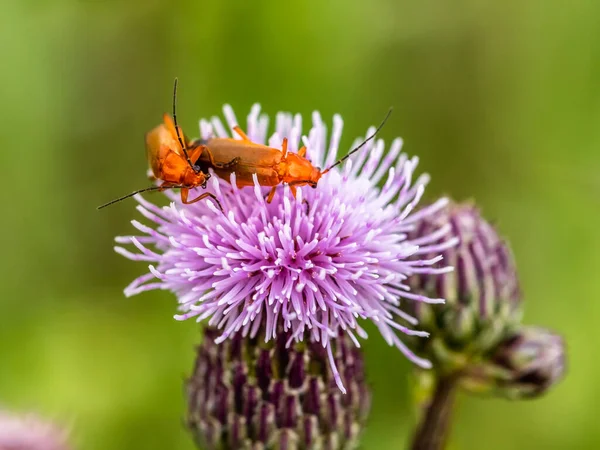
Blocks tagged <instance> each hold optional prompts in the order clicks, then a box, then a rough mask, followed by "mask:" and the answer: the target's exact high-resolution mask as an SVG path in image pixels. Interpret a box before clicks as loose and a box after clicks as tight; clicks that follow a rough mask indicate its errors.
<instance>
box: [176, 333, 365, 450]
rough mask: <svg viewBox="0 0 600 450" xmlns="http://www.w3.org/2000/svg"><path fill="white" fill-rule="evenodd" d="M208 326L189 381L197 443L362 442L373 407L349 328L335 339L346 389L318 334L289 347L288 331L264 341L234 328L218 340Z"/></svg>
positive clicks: (292, 445) (329, 445)
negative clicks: (340, 385)
mask: <svg viewBox="0 0 600 450" xmlns="http://www.w3.org/2000/svg"><path fill="white" fill-rule="evenodd" d="M218 336H219V332H218V331H217V330H215V329H213V328H208V329H207V330H206V331H205V335H204V338H203V340H202V345H201V346H200V347H199V349H198V356H197V359H196V366H195V370H194V373H193V375H192V377H191V378H190V380H189V381H188V383H187V393H188V411H189V412H188V427H189V429H190V431H191V432H192V434H193V436H194V438H195V440H196V443H197V444H198V445H199V446H200V448H205V449H207V450H216V449H227V448H231V449H239V450H254V449H263V450H267V449H271V450H279V449H309V448H319V449H324V450H325V449H328V450H336V449H346V450H351V449H355V448H357V445H358V437H359V434H360V431H361V429H362V428H363V425H364V422H365V419H366V418H367V414H368V412H369V406H370V393H369V390H368V388H367V386H366V383H365V377H364V369H363V359H362V355H361V352H360V349H359V348H357V347H355V346H354V345H353V343H352V341H351V340H350V338H349V337H348V335H347V334H345V333H341V334H340V335H339V338H338V339H336V340H335V341H334V342H332V346H333V347H334V348H335V350H334V355H335V361H336V364H337V366H338V368H339V370H340V373H341V374H342V378H343V380H344V385H345V386H346V387H347V389H348V394H347V395H342V393H341V392H340V390H339V389H338V387H337V385H336V384H335V381H334V380H333V376H332V375H333V374H332V372H331V368H330V367H329V364H328V358H327V354H326V352H325V351H324V349H323V347H322V346H321V345H320V344H319V343H316V342H302V343H295V344H294V345H292V347H291V348H287V341H288V339H289V338H290V333H289V332H288V333H281V334H279V335H277V336H276V337H275V339H273V340H270V341H269V342H268V343H267V344H266V345H265V344H264V343H263V342H261V341H262V339H260V338H262V336H260V333H259V336H260V338H259V336H257V337H256V338H245V337H244V336H243V335H242V333H240V332H237V333H234V334H233V336H231V337H230V339H228V340H227V341H226V342H224V343H222V344H220V345H219V344H216V343H215V339H217V338H218Z"/></svg>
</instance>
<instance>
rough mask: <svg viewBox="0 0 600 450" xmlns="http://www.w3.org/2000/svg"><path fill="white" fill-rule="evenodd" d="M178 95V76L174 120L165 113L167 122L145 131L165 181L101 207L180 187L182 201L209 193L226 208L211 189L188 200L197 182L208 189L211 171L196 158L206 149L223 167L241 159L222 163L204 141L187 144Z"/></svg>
mask: <svg viewBox="0 0 600 450" xmlns="http://www.w3.org/2000/svg"><path fill="white" fill-rule="evenodd" d="M176 95H177V79H175V86H174V90H173V120H171V118H170V117H169V115H168V114H164V115H163V121H164V123H162V124H161V125H159V126H157V127H156V128H154V129H152V130H151V131H150V132H148V133H147V134H146V154H147V157H148V163H149V164H150V168H151V169H152V173H153V174H154V177H155V178H156V179H158V180H162V184H161V185H160V186H152V187H149V188H144V189H139V190H137V191H135V192H132V193H131V194H127V195H125V196H123V197H120V198H117V199H115V200H112V201H110V202H108V203H105V204H104V205H102V206H99V207H98V209H102V208H105V207H106V206H109V205H112V204H113V203H117V202H120V201H121V200H124V199H126V198H129V197H131V196H133V195H136V194H139V193H141V192H146V191H153V190H159V191H162V190H165V189H173V188H179V189H181V201H182V203H184V204H186V205H189V204H192V203H195V202H197V201H200V200H202V199H205V198H207V197H210V198H212V199H213V200H214V201H215V202H216V203H217V205H218V206H219V208H220V209H221V211H222V210H223V207H222V206H221V203H220V202H219V200H217V198H216V197H215V195H214V194H212V193H210V192H205V193H204V194H201V195H199V196H198V197H196V198H195V199H193V200H188V195H189V191H190V189H193V188H195V187H198V186H200V187H202V188H204V189H205V188H206V182H207V181H208V179H209V178H210V173H208V171H206V172H205V171H203V170H202V168H201V167H200V166H198V165H196V164H194V163H193V161H197V160H198V158H199V157H200V155H202V154H203V153H204V154H205V155H207V158H208V159H207V160H208V161H210V164H211V167H215V168H219V169H222V168H227V167H229V166H230V165H233V164H235V163H236V162H237V161H238V159H237V158H233V160H232V161H229V162H227V163H220V162H217V161H215V159H214V158H213V156H212V154H211V153H210V150H209V149H208V148H207V147H206V146H204V145H197V146H192V147H191V148H188V146H187V144H186V142H187V139H185V135H184V134H183V131H182V130H181V127H179V126H178V125H177V115H176V112H175V110H176V108H175V99H176ZM181 136H184V139H185V140H184V139H182V137H181Z"/></svg>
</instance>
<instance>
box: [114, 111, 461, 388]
mask: <svg viewBox="0 0 600 450" xmlns="http://www.w3.org/2000/svg"><path fill="white" fill-rule="evenodd" d="M224 112H225V116H226V118H227V124H228V126H229V129H231V128H232V127H233V126H234V125H236V124H237V123H238V122H237V120H236V118H235V116H234V113H233V111H232V110H231V108H230V107H228V106H226V107H225V108H224ZM267 124H268V118H267V116H265V115H262V114H260V108H259V106H258V105H255V106H254V107H253V108H252V110H251V112H250V115H249V116H248V121H247V134H248V136H249V138H250V139H251V140H252V141H254V142H257V143H265V141H266V140H267V139H266V136H267ZM200 128H201V137H202V138H203V139H208V138H210V137H212V136H213V135H216V136H219V137H229V133H228V132H227V131H226V128H225V126H224V125H223V123H222V122H221V121H220V120H219V119H218V118H213V119H212V120H211V121H201V123H200ZM373 131H374V128H371V129H370V130H369V132H368V133H369V134H370V133H372V132H373ZM341 133H342V119H341V118H340V117H339V116H335V117H334V119H333V129H332V133H331V137H330V139H329V141H328V140H327V130H326V126H325V124H324V123H323V121H322V120H321V117H320V115H319V114H318V113H314V114H313V116H312V127H311V128H310V130H309V132H308V134H307V136H306V137H303V138H301V135H302V119H301V117H300V115H295V116H292V115H290V114H284V113H279V114H278V115H277V120H276V126H275V133H274V134H273V135H272V136H271V137H270V138H269V139H268V144H269V145H270V146H271V147H274V148H281V143H282V139H283V138H284V137H287V138H288V141H289V143H288V149H290V150H291V151H297V149H298V147H299V146H300V142H301V141H302V142H303V143H304V144H305V145H306V146H307V148H308V152H307V157H308V158H309V159H310V160H311V161H312V163H313V164H314V165H315V166H317V165H321V167H323V166H329V165H330V164H332V163H333V162H334V161H335V160H336V159H337V157H338V156H337V153H338V145H339V142H340V138H341ZM401 147H402V141H401V140H400V139H396V140H395V141H394V142H393V143H392V145H391V147H390V149H389V151H388V152H387V154H386V156H385V157H384V156H383V155H384V143H383V141H382V140H377V141H375V142H374V141H371V142H369V143H368V144H367V145H365V148H364V150H363V151H362V152H360V153H358V154H357V157H356V158H352V159H350V160H348V161H347V162H346V164H344V165H343V166H342V167H339V166H338V167H336V168H334V169H332V170H331V171H330V172H329V173H327V175H326V176H324V177H323V179H321V181H320V182H319V185H318V187H317V189H306V190H301V191H300V192H299V194H298V196H297V198H296V199H294V198H292V197H291V195H290V193H289V189H286V188H283V187H282V189H281V190H280V191H279V192H278V193H277V195H276V196H275V200H274V201H273V202H272V203H267V202H266V201H265V194H266V193H267V192H268V188H264V187H261V186H259V185H258V182H256V184H255V187H254V189H253V188H242V189H239V188H237V187H236V183H235V174H232V176H231V179H230V180H221V179H218V178H217V177H216V176H213V177H212V178H211V180H210V182H209V189H210V190H211V191H212V192H213V193H214V194H215V195H216V197H217V198H218V199H219V201H220V202H221V204H222V205H223V208H224V211H225V213H221V212H220V211H219V210H218V208H216V207H215V205H214V204H213V203H212V202H211V201H203V202H198V203H196V204H193V205H182V204H181V203H180V201H179V199H178V198H177V197H176V196H175V195H174V194H173V193H169V192H167V195H168V196H169V198H170V199H171V200H172V203H171V204H170V206H168V207H165V208H159V207H157V206H155V205H153V204H151V203H150V202H148V201H146V200H144V199H143V198H141V197H140V196H138V197H137V200H138V202H139V203H140V205H139V206H138V210H139V211H140V212H141V214H142V215H143V216H145V217H146V218H147V219H149V220H150V221H151V222H153V223H154V227H149V226H146V225H143V224H141V223H139V222H137V221H133V222H132V223H133V225H134V226H135V228H137V229H138V230H139V231H141V232H142V233H143V234H144V236H127V237H120V238H117V242H119V243H131V244H133V245H134V246H135V248H136V249H137V252H135V253H134V252H131V251H129V250H126V249H124V248H122V247H116V251H118V252H119V253H121V254H123V255H124V256H126V257H128V258H130V259H133V260H137V261H146V262H149V263H150V266H149V273H147V274H145V275H143V276H141V277H139V278H138V279H136V280H135V281H134V282H133V283H132V284H131V285H130V286H129V287H127V288H126V290H125V293H126V295H127V296H131V295H135V294H138V293H141V292H144V291H148V290H152V289H164V290H169V291H171V292H173V293H174V294H175V295H176V297H177V299H178V301H179V305H180V306H179V307H180V310H181V314H179V315H177V316H176V318H177V319H178V320H185V319H189V318H195V319H196V320H198V321H201V320H203V319H208V324H209V326H212V327H215V328H217V329H219V330H221V334H220V336H219V337H218V338H217V339H216V340H215V342H216V343H218V344H219V343H223V342H225V341H226V340H227V339H229V338H231V337H232V336H233V335H235V334H236V333H242V335H243V336H247V337H249V338H254V337H255V336H257V333H258V331H259V330H261V329H263V330H264V339H265V341H267V342H268V341H270V340H272V339H275V338H276V337H277V336H278V333H281V332H282V331H283V332H286V333H289V338H288V340H287V342H286V345H287V346H288V347H290V348H291V346H292V344H293V343H294V342H296V343H297V342H301V341H303V340H308V341H309V342H311V343H314V342H319V343H320V345H321V346H322V347H323V348H324V350H325V352H326V355H327V358H328V361H329V363H330V365H331V368H332V373H333V377H334V379H335V381H336V383H337V385H338V386H339V387H340V389H341V390H342V391H343V392H346V389H345V387H344V385H343V383H342V379H341V376H340V373H339V369H338V368H337V366H336V362H335V357H334V354H333V350H332V341H333V340H336V339H338V336H339V334H340V332H343V333H346V334H347V335H348V337H349V338H350V339H351V340H352V341H353V343H354V344H355V345H356V346H359V341H358V339H357V337H361V338H366V337H367V335H366V333H365V331H364V330H363V328H362V327H361V325H360V324H359V321H358V320H359V319H370V320H372V321H373V322H374V323H375V325H376V326H377V328H378V329H379V331H380V332H381V334H382V336H383V337H384V339H385V340H386V342H387V343H388V344H389V345H394V346H396V347H397V348H398V349H400V351H402V352H403V353H404V354H405V355H406V356H407V357H408V358H410V360H412V361H413V362H415V363H416V364H418V365H419V366H421V367H430V363H429V361H427V360H426V359H423V358H420V357H418V356H417V355H415V354H414V353H413V352H412V351H411V350H409V349H408V348H407V347H406V345H405V344H404V342H403V341H402V340H401V339H400V338H399V336H398V335H397V334H396V333H397V332H400V333H404V334H407V335H416V336H426V335H427V333H426V332H423V331H418V330H414V329H412V328H410V327H409V326H410V325H412V326H415V325H416V324H417V321H416V320H415V319H414V318H413V317H411V316H409V315H408V314H406V313H405V312H404V311H403V310H401V309H400V308H399V305H400V301H401V299H406V300H409V301H414V302H420V303H442V302H443V299H442V298H439V297H428V296H425V295H421V294H415V293H412V292H411V291H410V288H409V286H408V285H407V284H406V279H407V277H408V276H410V275H414V274H428V275H431V276H432V277H433V276H435V275H437V274H440V273H446V272H448V270H449V269H448V268H446V267H434V265H436V264H437V263H438V262H440V261H441V259H442V257H441V256H440V253H441V252H443V251H444V250H447V249H448V248H450V247H451V246H452V245H454V244H455V241H454V240H453V239H452V238H450V237H448V235H449V232H450V226H449V225H447V224H446V225H444V226H441V227H439V228H437V227H436V228H431V230H430V231H429V233H427V234H423V235H420V236H419V237H418V238H415V239H409V238H408V237H407V233H409V232H411V231H413V229H414V226H415V224H416V223H418V222H419V221H422V220H424V219H425V218H427V217H428V216H430V215H432V214H434V213H435V212H436V211H438V210H439V209H440V208H443V207H444V206H445V204H446V200H444V199H442V200H440V201H438V202H436V203H434V204H432V205H431V206H429V207H426V208H424V209H421V210H420V211H419V212H417V213H413V209H414V208H415V206H416V205H417V203H418V202H419V200H420V198H421V196H422V195H423V192H424V188H425V185H426V184H427V181H428V178H427V176H425V175H423V176H421V177H420V178H418V179H417V180H416V181H415V182H414V183H413V174H414V171H415V167H416V165H417V162H418V159H417V158H416V157H413V158H411V159H409V158H407V157H406V156H405V155H403V154H401V153H400V150H401ZM386 173H387V178H386V179H385V184H384V186H383V188H382V189H381V190H380V189H378V188H377V187H376V186H377V183H379V181H380V180H382V179H383V177H384V175H386ZM152 247H153V248H152ZM425 254H426V255H428V256H427V258H423V255H425Z"/></svg>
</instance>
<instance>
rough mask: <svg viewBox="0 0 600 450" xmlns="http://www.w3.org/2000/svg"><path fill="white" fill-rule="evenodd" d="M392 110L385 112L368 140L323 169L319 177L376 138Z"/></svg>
mask: <svg viewBox="0 0 600 450" xmlns="http://www.w3.org/2000/svg"><path fill="white" fill-rule="evenodd" d="M393 110H394V108H390V109H389V110H388V112H387V114H386V115H385V117H384V119H383V121H382V122H381V123H380V124H379V126H378V127H377V129H376V130H375V132H374V133H373V134H372V135H371V136H369V137H368V138H366V139H365V140H364V141H362V143H361V144H360V145H359V146H358V147H355V148H353V149H352V150H350V151H349V152H348V154H347V155H346V156H344V157H343V158H341V159H339V160H338V161H336V162H335V163H334V164H332V165H331V166H329V167H328V168H327V169H325V170H324V171H323V172H321V175H324V174H326V173H327V172H329V171H330V170H331V169H333V168H334V167H335V166H337V165H339V164H341V163H343V162H344V161H346V160H347V159H348V158H350V156H352V155H353V154H354V153H356V152H357V151H359V150H360V149H361V148H363V147H364V145H365V144H366V143H367V142H369V141H370V140H371V139H373V138H374V137H375V136H377V133H379V132H380V131H381V129H382V128H383V126H384V125H385V123H386V122H387V120H388V119H389V117H390V114H392V111H393Z"/></svg>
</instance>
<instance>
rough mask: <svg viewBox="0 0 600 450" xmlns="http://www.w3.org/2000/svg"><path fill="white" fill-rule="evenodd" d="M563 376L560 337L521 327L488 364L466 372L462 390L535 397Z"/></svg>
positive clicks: (512, 397) (510, 396) (536, 329)
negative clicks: (464, 388)
mask: <svg viewBox="0 0 600 450" xmlns="http://www.w3.org/2000/svg"><path fill="white" fill-rule="evenodd" d="M564 373H565V343H564V340H563V338H562V337H561V336H560V335H558V334H556V333H553V332H552V331H550V330H547V329H545V328H540V327H535V326H524V327H522V328H521V329H520V330H519V331H518V332H515V333H514V334H511V335H510V336H508V337H507V338H506V339H505V340H504V341H502V342H501V343H500V345H499V346H498V347H497V349H496V350H495V351H494V352H493V354H492V355H491V357H490V358H489V360H488V361H484V362H482V363H481V364H480V365H478V366H475V367H473V368H472V369H471V370H469V371H467V373H466V375H465V377H464V381H465V383H464V384H465V387H466V388H468V389H469V390H471V391H476V392H484V393H491V394H493V395H497V396H501V397H506V398H510V399H523V398H535V397H538V396H540V395H542V394H544V393H545V392H546V391H548V389H550V388H551V387H552V386H554V385H555V384H556V383H558V381H560V380H561V379H562V378H563V376H564Z"/></svg>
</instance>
